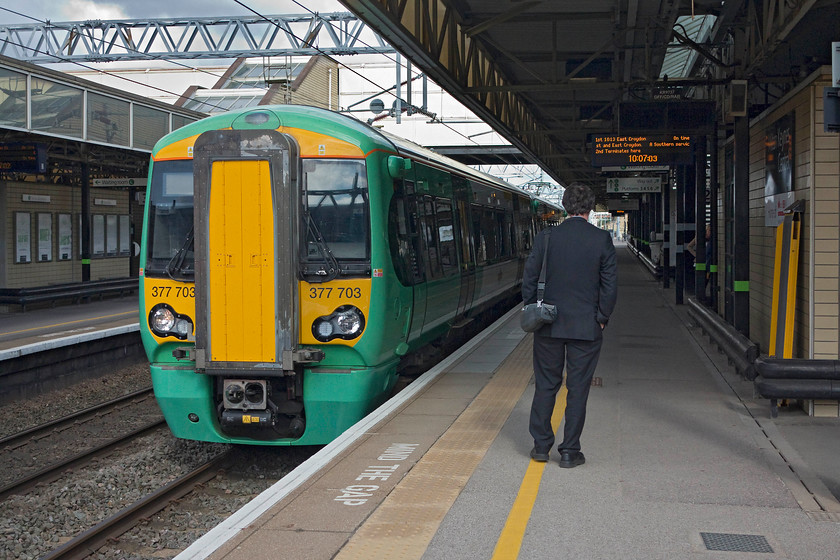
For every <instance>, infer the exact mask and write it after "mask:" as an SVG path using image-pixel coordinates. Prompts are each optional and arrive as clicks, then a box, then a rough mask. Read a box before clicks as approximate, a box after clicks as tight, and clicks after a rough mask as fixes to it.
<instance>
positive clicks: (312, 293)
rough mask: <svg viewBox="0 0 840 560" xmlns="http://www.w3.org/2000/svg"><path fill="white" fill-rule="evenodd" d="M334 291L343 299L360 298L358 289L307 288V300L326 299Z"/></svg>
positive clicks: (360, 292)
mask: <svg viewBox="0 0 840 560" xmlns="http://www.w3.org/2000/svg"><path fill="white" fill-rule="evenodd" d="M333 290H335V292H336V295H337V296H338V297H340V298H345V299H359V298H360V297H362V290H361V289H360V288H316V287H312V288H309V299H321V298H328V297H330V296H331V295H332V293H333Z"/></svg>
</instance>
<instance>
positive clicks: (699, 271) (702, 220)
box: [694, 136, 709, 301]
mask: <svg viewBox="0 0 840 560" xmlns="http://www.w3.org/2000/svg"><path fill="white" fill-rule="evenodd" d="M694 155H695V157H694V169H695V174H694V177H695V181H694V184H695V186H696V188H695V197H694V200H695V205H694V215H695V217H696V218H695V225H694V228H695V235H696V236H697V237H696V239H697V241H696V242H695V245H694V247H695V249H694V252H695V253H696V255H697V256H696V257H695V259H694V297H695V298H696V299H697V301H705V300H706V271H707V270H708V267H709V263H708V259H707V258H706V137H705V136H700V137H699V138H698V139H697V142H696V143H695V144H694Z"/></svg>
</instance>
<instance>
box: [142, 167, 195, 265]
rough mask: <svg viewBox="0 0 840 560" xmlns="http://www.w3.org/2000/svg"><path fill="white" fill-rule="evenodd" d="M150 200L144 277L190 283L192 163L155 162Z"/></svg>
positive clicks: (192, 256)
mask: <svg viewBox="0 0 840 560" xmlns="http://www.w3.org/2000/svg"><path fill="white" fill-rule="evenodd" d="M149 197H150V198H151V200H150V201H149V216H148V220H149V223H148V239H147V245H148V252H147V255H146V269H145V274H146V275H148V276H169V277H170V278H173V279H192V278H193V276H194V275H195V267H194V255H193V162H192V160H177V161H161V162H156V163H155V164H154V167H153V170H152V182H151V186H150V189H149Z"/></svg>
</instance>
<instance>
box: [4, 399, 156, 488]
mask: <svg viewBox="0 0 840 560" xmlns="http://www.w3.org/2000/svg"><path fill="white" fill-rule="evenodd" d="M163 425H164V421H163V417H162V416H161V414H160V412H159V411H158V409H157V404H156V403H155V401H154V395H153V394H152V390H151V388H148V389H142V390H140V391H136V392H134V393H129V394H127V395H124V396H122V397H118V398H115V399H113V400H110V401H108V402H105V403H101V404H98V405H96V406H93V407H90V408H87V409H84V410H81V411H79V412H76V413H74V414H70V415H68V416H65V417H63V418H59V419H57V420H54V421H52V422H47V423H45V424H41V425H38V426H35V427H33V428H30V429H28V430H25V431H23V432H19V433H17V434H13V435H10V436H7V437H4V438H2V439H0V457H2V459H0V500H3V499H6V498H7V497H8V496H10V495H13V494H21V493H24V492H26V491H27V490H29V489H30V488H32V487H33V486H35V485H37V484H43V483H47V482H51V481H52V480H55V479H56V478H58V477H59V476H60V475H61V474H62V473H64V472H66V471H67V470H68V469H72V468H75V467H77V466H80V465H84V464H87V463H89V462H90V461H92V460H93V459H94V458H96V457H101V456H103V455H107V454H108V453H111V452H112V451H113V450H114V449H116V448H118V447H120V446H121V445H124V444H125V443H126V442H129V441H131V440H134V439H136V438H138V437H142V436H144V435H146V434H148V433H150V432H151V431H153V430H156V429H158V428H161V427H162V426H163ZM45 457H49V458H50V462H49V463H48V464H46V465H45V464H43V463H42V461H43V459H44V458H45Z"/></svg>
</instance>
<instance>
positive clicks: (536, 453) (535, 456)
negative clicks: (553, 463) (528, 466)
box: [531, 447, 548, 463]
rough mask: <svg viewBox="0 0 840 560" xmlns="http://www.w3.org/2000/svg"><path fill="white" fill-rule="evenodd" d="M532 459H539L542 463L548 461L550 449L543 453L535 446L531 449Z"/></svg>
mask: <svg viewBox="0 0 840 560" xmlns="http://www.w3.org/2000/svg"><path fill="white" fill-rule="evenodd" d="M531 459H533V460H534V461H539V462H540V463H545V462H546V461H548V451H546V452H544V453H541V452H539V451H537V448H536V447H535V448H533V449H532V450H531Z"/></svg>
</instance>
